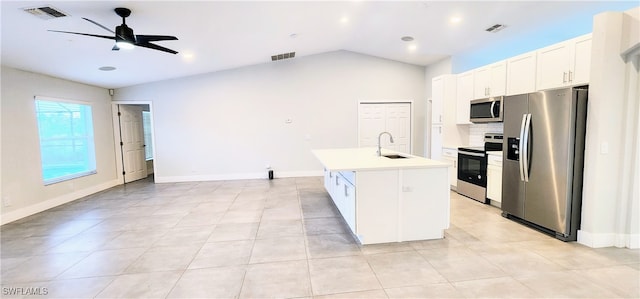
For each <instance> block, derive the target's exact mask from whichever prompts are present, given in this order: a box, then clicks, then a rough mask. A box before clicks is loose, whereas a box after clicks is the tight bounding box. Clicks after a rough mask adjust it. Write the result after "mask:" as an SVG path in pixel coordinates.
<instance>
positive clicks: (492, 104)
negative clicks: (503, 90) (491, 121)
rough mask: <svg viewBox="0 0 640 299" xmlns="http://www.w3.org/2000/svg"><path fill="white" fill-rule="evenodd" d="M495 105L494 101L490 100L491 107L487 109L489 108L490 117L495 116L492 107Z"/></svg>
mask: <svg viewBox="0 0 640 299" xmlns="http://www.w3.org/2000/svg"><path fill="white" fill-rule="evenodd" d="M495 105H496V102H495V101H493V102H491V108H490V109H489V110H491V118H496V116H495V114H493V107H494V106H495Z"/></svg>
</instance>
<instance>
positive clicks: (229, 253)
mask: <svg viewBox="0 0 640 299" xmlns="http://www.w3.org/2000/svg"><path fill="white" fill-rule="evenodd" d="M252 248H253V240H243V241H227V242H211V243H205V244H204V246H202V248H201V249H200V251H199V252H198V253H197V254H196V256H195V258H194V259H193V261H192V262H191V264H190V265H189V269H198V268H209V267H223V266H234V265H246V264H247V263H248V262H249V258H250V257H251V250H252Z"/></svg>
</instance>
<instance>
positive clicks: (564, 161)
mask: <svg viewBox="0 0 640 299" xmlns="http://www.w3.org/2000/svg"><path fill="white" fill-rule="evenodd" d="M587 94H588V88H587V87H574V88H563V89H556V90H549V91H541V92H536V93H530V94H523V95H515V96H507V97H505V98H504V101H503V105H504V145H503V155H504V157H503V175H502V210H503V212H502V215H503V216H505V217H507V218H511V219H514V220H516V221H520V222H522V223H524V224H526V225H530V226H532V227H534V228H536V229H539V230H541V231H543V232H546V233H549V234H551V235H554V236H555V237H556V238H558V239H561V240H563V241H575V240H576V238H577V230H578V228H579V226H580V210H581V202H582V172H583V161H584V137H585V123H586V116H587Z"/></svg>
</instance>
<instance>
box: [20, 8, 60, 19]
mask: <svg viewBox="0 0 640 299" xmlns="http://www.w3.org/2000/svg"><path fill="white" fill-rule="evenodd" d="M23 10H24V11H25V12H28V13H30V14H32V15H34V16H36V17H38V18H40V19H43V20H49V19H55V18H62V17H66V16H68V14H66V13H64V12H62V11H61V10H59V9H57V8H54V7H51V6H42V7H27V8H23Z"/></svg>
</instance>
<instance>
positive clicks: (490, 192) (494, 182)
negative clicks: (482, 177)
mask: <svg viewBox="0 0 640 299" xmlns="http://www.w3.org/2000/svg"><path fill="white" fill-rule="evenodd" d="M487 157H488V158H487V198H489V199H491V201H493V202H496V203H501V202H502V155H495V154H489V155H487Z"/></svg>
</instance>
